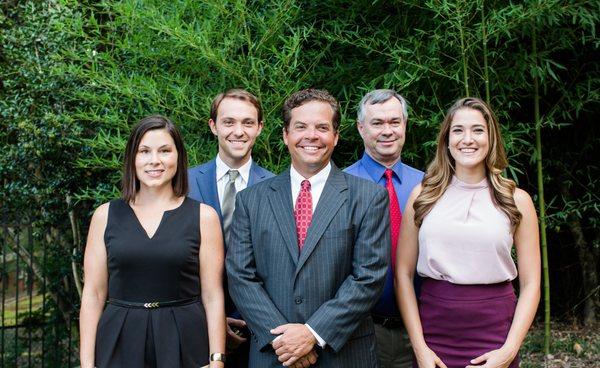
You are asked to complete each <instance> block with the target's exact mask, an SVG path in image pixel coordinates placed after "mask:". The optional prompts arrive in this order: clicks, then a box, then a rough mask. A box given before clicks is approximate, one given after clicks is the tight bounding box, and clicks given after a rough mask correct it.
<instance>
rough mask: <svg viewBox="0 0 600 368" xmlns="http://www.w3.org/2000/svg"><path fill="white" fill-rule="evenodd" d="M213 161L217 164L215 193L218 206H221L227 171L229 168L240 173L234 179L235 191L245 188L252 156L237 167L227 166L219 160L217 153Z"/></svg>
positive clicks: (226, 181)
mask: <svg viewBox="0 0 600 368" xmlns="http://www.w3.org/2000/svg"><path fill="white" fill-rule="evenodd" d="M215 163H216V164H217V170H216V172H217V194H218V195H219V206H220V207H221V208H223V194H224V193H225V186H226V185H227V183H228V182H229V175H228V174H227V173H228V172H229V170H237V171H238V172H239V173H240V175H238V177H237V178H236V179H235V191H236V192H239V191H240V190H242V189H246V187H247V186H248V180H250V167H251V166H252V158H250V159H249V160H248V162H246V163H245V164H243V165H242V166H240V167H239V168H237V169H233V168H231V167H229V166H227V164H226V163H225V162H223V160H221V157H219V155H217V157H216V158H215Z"/></svg>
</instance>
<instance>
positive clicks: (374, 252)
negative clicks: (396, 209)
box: [226, 89, 390, 368]
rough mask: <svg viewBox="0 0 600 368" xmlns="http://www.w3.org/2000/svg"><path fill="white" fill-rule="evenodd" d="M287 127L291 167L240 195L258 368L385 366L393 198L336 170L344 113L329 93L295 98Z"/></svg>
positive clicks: (234, 253) (236, 227) (233, 252)
mask: <svg viewBox="0 0 600 368" xmlns="http://www.w3.org/2000/svg"><path fill="white" fill-rule="evenodd" d="M283 120H284V129H283V140H284V142H285V144H286V146H287V147H288V150H289V152H290V156H291V161H292V164H291V167H290V169H289V170H286V171H285V172H284V173H282V174H280V175H279V176H276V177H275V178H272V179H268V180H265V181H263V182H261V183H258V184H256V185H254V186H253V187H250V188H247V189H245V190H243V191H241V192H240V193H239V194H238V196H237V198H236V205H235V213H234V216H233V225H232V232H231V238H230V242H229V249H228V252H227V267H226V268H227V273H228V276H229V291H230V293H231V296H232V298H233V300H234V302H235V304H236V305H237V306H238V308H239V311H240V312H241V314H242V316H243V317H244V319H245V320H246V322H247V324H248V326H249V328H250V331H251V341H250V359H249V363H250V364H249V367H250V368H264V367H281V365H282V363H283V364H284V365H285V366H294V367H308V366H310V365H311V364H316V366H318V367H327V368H336V367H339V368H352V367H356V368H368V367H377V366H378V364H377V356H376V350H375V336H374V330H373V321H372V319H371V316H370V313H369V312H370V310H371V308H372V307H373V305H374V304H375V302H376V301H377V298H378V297H379V295H380V293H381V290H382V288H383V284H384V281H385V275H386V270H387V265H388V261H389V242H390V234H389V214H388V210H387V209H388V195H387V192H386V190H385V189H384V188H382V187H381V186H378V185H376V184H374V183H371V182H369V181H366V180H364V179H361V178H357V177H355V176H352V175H349V174H346V173H343V172H342V171H340V170H339V169H338V168H337V167H336V166H335V165H334V164H333V163H332V162H331V161H330V158H331V154H332V153H333V149H334V147H335V145H336V144H337V141H338V128H339V122H340V112H339V105H338V103H337V101H336V100H335V98H333V97H332V96H331V95H330V94H329V93H328V92H326V91H321V90H314V89H308V90H303V91H299V92H296V93H294V94H293V95H292V96H290V97H289V98H288V99H287V101H286V102H285V104H284V107H283Z"/></svg>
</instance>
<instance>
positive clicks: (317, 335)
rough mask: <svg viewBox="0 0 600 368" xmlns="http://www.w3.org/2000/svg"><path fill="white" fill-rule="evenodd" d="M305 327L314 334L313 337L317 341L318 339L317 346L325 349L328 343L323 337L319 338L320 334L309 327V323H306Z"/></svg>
mask: <svg viewBox="0 0 600 368" xmlns="http://www.w3.org/2000/svg"><path fill="white" fill-rule="evenodd" d="M304 326H306V328H308V330H309V331H310V333H311V334H313V336H314V337H315V339H317V344H318V345H319V346H320V347H321V348H325V346H326V345H327V343H326V342H325V340H323V339H322V338H321V336H319V334H318V333H316V332H315V330H313V329H312V327H310V326H309V325H308V323H305V324H304Z"/></svg>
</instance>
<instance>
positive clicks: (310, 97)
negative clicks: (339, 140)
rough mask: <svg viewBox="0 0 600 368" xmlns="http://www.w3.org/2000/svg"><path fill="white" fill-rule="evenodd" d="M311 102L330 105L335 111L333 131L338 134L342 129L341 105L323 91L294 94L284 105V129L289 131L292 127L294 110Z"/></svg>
mask: <svg viewBox="0 0 600 368" xmlns="http://www.w3.org/2000/svg"><path fill="white" fill-rule="evenodd" d="M311 101H321V102H325V103H328V104H329V106H331V110H333V119H332V120H333V121H332V124H333V130H335V131H336V132H337V131H338V129H339V127H340V118H341V116H340V104H339V103H338V102H337V100H336V99H335V97H333V96H332V95H331V94H330V93H329V92H327V91H326V90H323V89H313V88H308V89H303V90H301V91H298V92H295V93H293V94H292V95H291V96H290V97H288V99H287V100H285V102H284V103H283V128H284V129H285V130H286V131H287V130H288V128H289V127H290V120H291V119H292V109H295V108H296V107H299V106H302V105H304V104H305V103H308V102H311Z"/></svg>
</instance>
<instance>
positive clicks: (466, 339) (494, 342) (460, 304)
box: [415, 278, 519, 368]
mask: <svg viewBox="0 0 600 368" xmlns="http://www.w3.org/2000/svg"><path fill="white" fill-rule="evenodd" d="M516 303H517V298H516V296H515V292H514V290H513V287H512V284H511V283H510V282H508V281H507V282H503V283H499V284H491V285H456V284H452V283H450V282H447V281H439V280H434V279H431V278H425V279H423V284H422V286H421V296H420V297H419V315H420V317H421V324H422V326H423V335H424V337H425V342H427V345H428V346H429V348H430V349H431V350H433V351H434V352H435V353H436V354H437V355H438V357H439V358H440V359H441V360H442V361H443V362H444V363H445V364H446V365H447V366H448V368H464V367H465V366H467V365H469V364H471V363H470V361H471V359H474V358H477V357H478V356H480V355H483V354H484V353H487V352H488V351H491V350H495V349H498V348H500V347H502V345H503V344H504V342H505V341H506V336H507V335H508V331H509V329H510V325H511V323H512V320H513V316H514V314H515V307H516ZM415 366H416V363H415ZM518 366H519V358H518V356H517V357H516V358H515V360H513V362H512V363H511V365H510V366H509V368H517V367H518Z"/></svg>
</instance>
